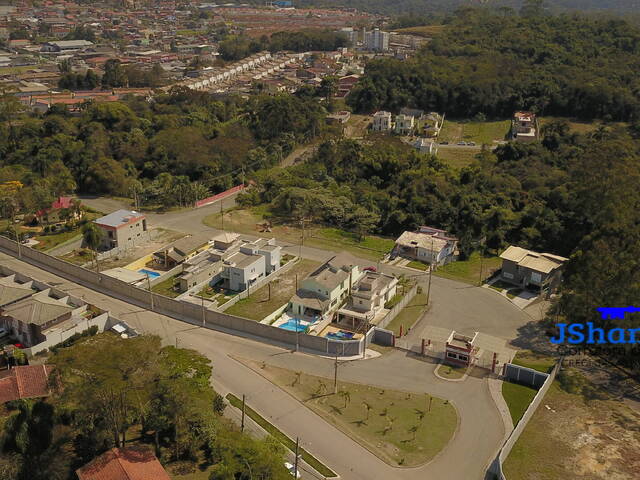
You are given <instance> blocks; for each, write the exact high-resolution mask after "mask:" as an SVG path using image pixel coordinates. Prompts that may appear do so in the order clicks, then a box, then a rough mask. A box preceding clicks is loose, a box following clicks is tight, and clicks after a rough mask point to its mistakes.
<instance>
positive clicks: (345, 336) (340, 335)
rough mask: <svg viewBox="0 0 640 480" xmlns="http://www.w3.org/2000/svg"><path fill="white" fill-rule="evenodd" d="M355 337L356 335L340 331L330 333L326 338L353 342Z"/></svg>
mask: <svg viewBox="0 0 640 480" xmlns="http://www.w3.org/2000/svg"><path fill="white" fill-rule="evenodd" d="M354 335H355V334H354V333H351V332H345V331H343V330H340V331H339V332H329V333H327V334H326V335H325V337H326V338H330V339H331V340H353V336H354Z"/></svg>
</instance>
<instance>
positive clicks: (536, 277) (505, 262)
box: [500, 245, 569, 291]
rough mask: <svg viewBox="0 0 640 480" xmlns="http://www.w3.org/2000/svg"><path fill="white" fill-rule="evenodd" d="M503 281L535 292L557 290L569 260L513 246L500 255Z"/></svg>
mask: <svg viewBox="0 0 640 480" xmlns="http://www.w3.org/2000/svg"><path fill="white" fill-rule="evenodd" d="M500 258H501V259H502V270H501V272H500V278H501V280H504V281H505V282H508V283H511V284H513V285H517V286H520V287H522V288H528V289H533V290H540V291H542V290H546V289H550V290H555V288H557V286H558V285H559V284H560V281H561V280H562V267H563V265H564V263H565V262H566V261H567V260H569V259H568V258H565V257H560V256H558V255H553V254H551V253H538V252H534V251H532V250H527V249H526V248H520V247H516V246H514V245H511V246H510V247H509V248H507V249H506V250H505V251H504V252H502V254H501V255H500Z"/></svg>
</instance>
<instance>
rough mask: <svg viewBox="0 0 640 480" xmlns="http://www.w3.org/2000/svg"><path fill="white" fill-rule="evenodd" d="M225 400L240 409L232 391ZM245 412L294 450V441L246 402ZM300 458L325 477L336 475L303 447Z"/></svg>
mask: <svg viewBox="0 0 640 480" xmlns="http://www.w3.org/2000/svg"><path fill="white" fill-rule="evenodd" d="M227 400H229V403H231V405H233V406H234V407H236V408H238V409H240V410H241V409H242V400H240V399H239V398H238V397H236V396H235V395H234V394H233V393H229V394H227ZM244 412H245V414H246V415H247V416H248V417H249V418H251V419H252V420H253V421H254V422H256V423H257V424H258V425H260V426H261V427H262V428H263V429H264V430H265V431H267V432H268V433H269V434H270V435H271V436H273V437H274V438H275V439H277V440H278V441H279V442H280V443H282V444H283V445H284V446H285V447H286V448H288V449H289V450H291V451H292V452H295V451H296V442H294V441H293V440H292V439H290V438H289V437H287V436H286V435H285V434H284V433H282V432H281V431H280V430H279V429H278V428H277V427H276V426H275V425H273V424H272V423H271V422H269V421H268V420H267V419H265V418H264V417H263V416H262V415H260V414H259V413H258V412H256V411H255V410H254V409H252V408H251V407H249V406H248V405H247V404H246V402H245V406H244ZM300 451H301V455H302V459H303V460H304V461H305V462H307V464H308V465H311V466H312V467H313V468H314V469H315V470H316V471H317V472H319V473H321V474H322V475H324V476H325V477H336V476H337V475H336V474H335V473H334V472H333V471H332V470H331V469H330V468H329V467H327V466H326V465H325V464H324V463H322V462H320V460H318V459H317V458H315V457H314V456H313V455H311V454H310V453H309V452H307V451H306V450H305V449H304V448H301V449H300Z"/></svg>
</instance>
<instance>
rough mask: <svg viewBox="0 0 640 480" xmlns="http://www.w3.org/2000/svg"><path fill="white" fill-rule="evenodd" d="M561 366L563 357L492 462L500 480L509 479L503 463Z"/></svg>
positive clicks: (494, 471)
mask: <svg viewBox="0 0 640 480" xmlns="http://www.w3.org/2000/svg"><path fill="white" fill-rule="evenodd" d="M561 366H562V358H561V359H560V360H559V361H558V363H557V364H556V366H555V367H554V368H553V370H552V371H551V373H550V374H548V375H547V378H546V380H545V381H544V383H543V384H542V387H540V390H538V393H536V396H535V397H533V400H532V401H531V403H530V404H529V406H528V407H527V409H526V410H525V412H524V414H523V415H522V418H521V419H520V421H519V422H518V424H517V425H516V427H515V428H514V429H513V431H512V432H511V434H510V435H509V438H507V440H506V441H505V442H504V445H503V446H502V448H501V449H500V452H499V453H498V455H497V456H496V458H495V459H494V461H493V462H492V463H491V466H490V467H489V472H490V473H493V474H494V475H495V476H496V477H497V478H498V479H499V480H507V478H506V477H505V475H504V472H503V471H502V465H503V464H504V462H505V460H506V459H507V457H508V456H509V453H511V449H512V448H513V446H514V445H515V443H516V442H517V441H518V438H520V435H522V432H523V431H524V429H525V427H526V426H527V423H529V420H531V417H533V414H534V413H535V412H536V410H537V409H538V407H539V406H540V403H542V399H543V398H544V396H545V395H546V394H547V391H548V390H549V388H550V387H551V384H552V383H553V381H554V379H555V378H556V375H557V374H558V371H559V370H560V368H561ZM541 375H546V374H541Z"/></svg>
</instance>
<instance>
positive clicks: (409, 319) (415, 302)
mask: <svg viewBox="0 0 640 480" xmlns="http://www.w3.org/2000/svg"><path fill="white" fill-rule="evenodd" d="M426 303H427V296H426V295H425V294H424V293H417V294H416V296H415V297H413V299H412V300H411V301H410V302H409V304H408V305H407V306H406V307H404V308H403V309H402V310H401V311H400V313H399V314H398V315H397V316H396V318H394V319H393V320H392V321H391V323H389V325H387V327H386V329H387V330H391V331H392V332H393V333H395V334H396V335H400V326H402V331H403V332H404V333H406V332H407V331H408V330H409V329H410V328H411V327H413V325H415V323H416V322H417V321H418V319H419V318H420V316H421V315H422V313H423V312H424V311H425V310H426V308H427V305H426Z"/></svg>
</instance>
